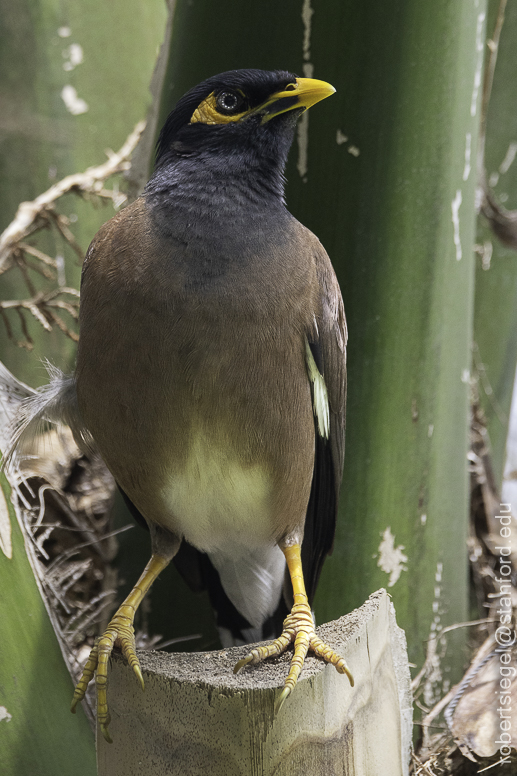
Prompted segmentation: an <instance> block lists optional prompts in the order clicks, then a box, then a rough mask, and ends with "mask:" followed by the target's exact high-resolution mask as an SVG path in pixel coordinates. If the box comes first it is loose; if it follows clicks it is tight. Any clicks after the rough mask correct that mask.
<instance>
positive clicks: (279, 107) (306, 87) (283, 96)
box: [245, 78, 336, 123]
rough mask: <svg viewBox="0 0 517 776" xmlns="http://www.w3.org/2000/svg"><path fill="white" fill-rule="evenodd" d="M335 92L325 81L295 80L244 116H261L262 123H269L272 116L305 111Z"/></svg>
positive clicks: (312, 79)
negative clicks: (258, 114)
mask: <svg viewBox="0 0 517 776" xmlns="http://www.w3.org/2000/svg"><path fill="white" fill-rule="evenodd" d="M335 91H336V90H335V89H334V87H333V86H331V85H330V84H328V83H327V82H326V81H318V80H316V79H315V78H297V79H296V81H294V82H293V83H292V84H288V85H287V86H286V88H285V89H284V90H283V91H282V92H276V93H275V94H272V95H271V97H269V98H268V99H267V100H266V101H265V102H263V103H262V105H259V106H258V107H257V108H254V109H253V110H252V111H249V112H248V113H246V114H245V116H246V117H248V116H251V115H255V114H257V113H261V114H263V119H262V123H264V122H266V121H269V120H270V119H272V118H273V116H278V115H279V114H280V113H286V112H287V111H289V110H296V109H299V108H303V109H304V110H307V108H310V107H311V105H314V104H315V103H317V102H319V101H320V100H324V99H325V97H330V95H331V94H334V92H335Z"/></svg>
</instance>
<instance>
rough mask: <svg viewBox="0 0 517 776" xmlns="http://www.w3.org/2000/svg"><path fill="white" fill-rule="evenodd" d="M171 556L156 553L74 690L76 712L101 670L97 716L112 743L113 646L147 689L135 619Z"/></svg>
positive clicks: (97, 684) (93, 653)
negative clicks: (110, 687)
mask: <svg viewBox="0 0 517 776" xmlns="http://www.w3.org/2000/svg"><path fill="white" fill-rule="evenodd" d="M168 563H169V559H168V558H164V557H163V556H162V555H157V554H154V555H153V556H152V557H151V560H150V561H149V563H148V564H147V566H146V567H145V569H144V571H143V573H142V576H141V577H140V579H139V580H138V582H137V583H136V585H135V586H134V588H133V589H132V591H131V592H130V594H129V595H128V597H127V598H126V600H125V601H124V603H123V604H122V605H121V606H120V607H119V608H118V609H117V611H116V613H115V614H114V615H113V618H112V619H111V622H110V624H109V625H108V627H107V629H106V631H105V633H104V634H103V635H102V636H101V638H100V639H97V641H96V642H95V645H94V647H93V649H92V651H91V652H90V656H89V658H88V660H87V661H86V665H85V667H84V671H83V675H82V676H81V678H80V679H79V682H78V683H77V686H76V688H75V691H74V697H73V700H72V706H71V710H72V712H73V713H74V714H75V708H76V706H77V704H78V703H80V702H81V701H82V699H83V698H84V695H85V693H86V688H87V687H88V685H89V683H90V681H91V679H92V678H93V674H94V673H95V671H97V676H96V679H95V684H96V687H97V720H98V722H99V725H100V728H101V731H102V735H103V736H104V738H105V739H106V741H107V742H108V743H109V744H111V743H112V740H111V736H110V734H109V731H108V725H109V723H110V719H111V717H110V714H109V710H108V699H107V688H108V660H109V658H110V655H111V653H112V651H113V647H115V646H117V647H120V649H121V650H122V653H123V655H124V657H125V658H126V660H127V661H128V663H129V665H130V666H131V668H132V669H133V671H134V672H135V674H136V676H137V677H138V681H139V682H140V684H141V686H142V690H143V689H144V679H143V676H142V671H141V670H140V663H139V662H138V658H137V656H136V651H135V631H134V628H133V621H134V619H135V612H136V610H137V609H138V607H139V606H140V604H141V603H142V599H143V597H144V596H145V594H146V593H147V591H148V590H149V588H150V587H151V585H152V584H153V582H154V580H155V579H156V578H157V576H158V575H159V574H160V572H161V571H163V569H164V568H165V567H166V566H167V565H168Z"/></svg>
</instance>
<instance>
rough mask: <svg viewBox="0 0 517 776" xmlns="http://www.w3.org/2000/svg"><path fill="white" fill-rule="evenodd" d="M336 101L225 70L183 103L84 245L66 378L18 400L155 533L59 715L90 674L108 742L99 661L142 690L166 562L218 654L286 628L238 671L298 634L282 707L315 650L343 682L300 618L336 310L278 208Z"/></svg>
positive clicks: (338, 331)
mask: <svg viewBox="0 0 517 776" xmlns="http://www.w3.org/2000/svg"><path fill="white" fill-rule="evenodd" d="M334 91H335V90H334V88H333V87H332V86H330V85H329V84H327V83H325V82H323V81H317V80H313V79H309V78H297V77H296V76H295V75H293V74H292V73H289V72H285V71H275V72H265V71H262V70H235V71H230V72H226V73H222V74H220V75H217V76H214V77H213V78H209V79H208V80H206V81H204V82H203V83H201V84H199V85H198V86H196V87H195V88H193V89H192V90H191V91H189V92H188V93H187V94H186V95H185V96H184V97H182V98H181V99H180V100H179V102H178V103H177V105H176V107H175V109H174V110H173V111H172V113H171V114H170V115H169V117H168V118H167V120H166V122H165V125H164V127H163V129H162V131H161V134H160V137H159V140H158V144H157V156H156V167H155V171H154V173H153V175H152V177H151V179H150V180H149V182H148V184H147V186H146V188H145V191H144V193H143V195H142V196H141V197H140V198H139V199H137V200H136V201H135V202H134V203H133V204H131V205H129V206H128V207H126V208H125V209H124V210H122V211H121V212H120V213H118V214H117V215H116V216H115V217H114V218H112V219H111V220H110V221H108V223H107V224H105V225H104V226H103V227H102V229H101V230H100V231H99V232H98V234H97V235H96V237H95V238H94V240H93V242H92V244H91V245H90V247H89V250H88V253H87V255H86V259H85V262H84V268H83V273H82V281H81V311H80V339H79V351H78V358H77V369H76V373H75V376H74V377H63V376H61V377H59V376H57V377H55V379H54V381H53V382H52V383H51V384H50V385H49V386H47V388H46V389H44V390H43V391H42V392H41V393H40V394H39V395H38V397H37V400H36V401H35V400H34V399H33V400H31V401H32V404H31V405H30V406H26V407H25V410H24V413H25V420H24V421H22V423H21V428H20V432H21V433H22V434H23V433H28V432H30V429H31V428H32V427H33V426H34V423H35V422H36V421H37V420H38V419H39V418H41V417H45V418H47V419H49V418H50V419H51V420H52V419H58V420H59V419H61V420H64V421H65V422H67V423H68V424H69V425H70V426H71V428H72V430H73V431H74V434H75V436H76V438H77V439H78V441H79V443H80V444H81V445H82V446H83V448H87V449H88V448H91V447H92V446H95V447H96V448H97V449H98V450H99V451H100V454H101V455H102V457H103V459H104V461H105V462H106V465H107V466H108V468H109V469H110V471H111V472H112V474H113V476H114V477H115V480H116V482H117V484H118V486H119V488H120V490H121V491H122V493H123V495H124V497H125V499H126V502H127V503H128V505H129V507H130V509H131V511H132V513H133V515H134V516H135V517H136V518H137V519H138V520H139V521H140V522H142V523H144V524H145V525H147V526H148V528H149V531H150V535H151V545H152V557H151V559H150V561H149V563H148V564H147V566H146V568H145V569H144V571H143V573H142V575H141V577H140V579H139V580H138V582H137V583H136V585H135V587H134V588H133V590H132V591H131V593H130V594H129V596H128V597H127V598H126V600H125V601H124V603H123V604H122V605H121V606H120V608H119V609H118V611H117V612H116V614H115V615H114V617H113V619H112V620H111V622H110V624H109V626H108V629H107V630H106V632H105V633H104V635H103V636H102V637H101V638H100V640H99V641H98V643H97V644H96V645H95V646H94V648H93V649H92V651H91V654H90V657H89V659H88V661H87V664H86V667H85V669H84V673H83V676H82V678H81V680H80V681H79V683H78V685H77V688H76V690H75V694H74V699H73V703H72V710H74V709H75V706H76V705H77V703H78V702H79V701H81V700H82V698H83V697H84V693H85V690H86V687H87V685H88V683H89V681H90V680H91V679H92V677H93V674H94V672H95V671H96V674H97V676H96V684H97V699H98V720H99V723H100V727H101V730H102V732H103V734H104V737H105V738H106V739H107V740H108V741H109V740H110V737H109V732H108V724H109V721H110V716H109V712H108V707H107V700H106V686H107V668H108V660H109V657H110V654H111V652H112V650H113V647H114V646H117V647H120V648H121V649H122V652H123V653H124V655H125V656H126V658H127V660H128V662H129V664H130V665H131V667H132V668H133V670H134V672H135V674H136V675H137V677H138V678H139V680H140V682H141V683H142V686H143V679H142V674H141V671H140V666H139V662H138V658H137V656H136V653H135V640H134V631H133V619H134V615H135V610H136V609H137V607H138V606H139V604H140V603H141V601H142V599H143V597H144V595H145V594H146V592H147V591H148V590H149V587H150V586H151V584H152V583H153V582H154V580H155V579H156V578H157V576H158V575H159V573H160V572H161V571H162V570H163V569H164V568H165V567H166V566H167V564H168V563H169V562H170V561H171V559H172V558H174V557H175V556H177V565H178V567H179V568H180V570H181V571H182V573H183V574H184V576H185V577H186V578H187V580H189V579H191V580H193V579H197V580H198V581H199V580H201V583H202V584H204V585H205V586H206V587H207V588H208V590H209V594H210V597H211V600H212V603H213V604H214V606H215V608H216V610H217V612H218V624H219V626H220V628H221V632H222V634H223V638H224V639H225V640H226V643H230V642H232V643H236V642H239V641H240V642H241V643H242V642H252V641H257V640H260V639H263V638H267V637H273V636H275V635H276V636H278V635H279V633H280V635H279V638H276V640H274V641H273V642H272V643H270V644H269V645H268V646H262V647H258V648H256V649H253V650H252V651H251V652H250V653H249V654H248V656H247V657H246V658H244V659H243V660H240V661H239V663H237V665H236V667H235V670H236V671H238V670H239V669H240V668H242V667H243V666H245V665H248V664H250V663H257V662H259V661H261V660H263V659H264V658H267V657H269V656H271V655H278V654H279V653H281V652H283V651H284V650H285V649H286V647H287V646H288V645H289V643H290V642H292V641H294V656H293V659H292V661H291V666H290V670H289V674H288V677H287V679H286V682H285V687H284V689H283V691H282V693H281V696H280V699H279V705H278V707H279V706H280V705H281V704H282V703H283V701H284V700H285V699H286V698H287V696H288V695H289V694H290V692H291V691H292V689H293V688H294V686H295V684H296V681H297V678H298V676H299V674H300V671H301V668H302V665H303V662H304V659H305V656H306V654H307V651H308V650H312V651H313V652H314V653H315V654H316V655H318V656H320V657H321V658H323V659H324V660H326V661H328V662H330V663H332V664H333V665H335V667H336V668H337V670H338V671H340V672H341V673H346V674H348V676H349V679H350V681H351V682H352V677H351V674H350V673H349V671H348V668H347V666H346V664H345V661H344V660H343V659H342V658H340V657H339V655H337V654H336V653H334V652H333V651H332V650H331V649H330V648H329V647H328V646H327V645H325V644H324V643H323V642H322V641H321V640H319V639H318V638H317V636H316V633H315V630H314V621H313V615H312V612H311V603H312V599H313V596H314V593H315V589H316V585H317V582H318V577H319V574H320V571H321V567H322V563H323V561H324V559H325V556H326V555H327V554H328V553H329V551H330V549H331V547H332V542H333V537H334V529H335V521H336V510H337V502H338V495H339V488H340V483H341V476H342V466H343V450H344V426H345V393H346V366H345V349H346V339H347V334H346V324H345V316H344V311H343V302H342V299H341V294H340V290H339V286H338V283H337V280H336V277H335V274H334V271H333V269H332V266H331V263H330V260H329V258H328V256H327V254H326V252H325V250H324V248H323V247H322V245H321V243H320V242H319V241H318V239H317V238H316V237H315V236H314V235H313V234H312V233H311V232H310V231H309V230H308V229H306V228H305V227H304V226H302V224H300V223H299V222H298V221H297V220H296V219H295V218H294V217H293V216H292V215H291V214H290V213H289V211H288V210H287V209H286V205H285V201H284V167H285V163H286V158H287V154H288V151H289V148H290V146H291V143H292V140H293V136H294V130H295V125H296V121H297V119H298V118H299V116H300V115H301V114H302V113H303V111H305V110H306V109H307V108H309V107H310V106H311V105H313V104H314V103H316V102H318V101H319V100H322V99H324V98H325V97H328V96H329V95H331V94H332V93H333V92H334ZM286 563H287V568H286ZM287 573H289V575H290V579H291V583H292V586H289V585H288V584H284V583H285V580H286V579H287ZM291 589H292V593H291ZM285 615H287V616H286V618H285V620H284V622H283V628H282V624H281V623H282V619H283V618H284V616H285ZM278 622H279V624H280V627H279V628H278V630H277V631H276V633H275V629H276V628H277V623H278Z"/></svg>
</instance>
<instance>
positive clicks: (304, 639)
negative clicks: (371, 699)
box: [233, 601, 354, 713]
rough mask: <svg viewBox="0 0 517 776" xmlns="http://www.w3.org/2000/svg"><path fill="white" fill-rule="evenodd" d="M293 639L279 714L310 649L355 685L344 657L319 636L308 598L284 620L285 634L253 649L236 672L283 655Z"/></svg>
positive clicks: (296, 606) (297, 604)
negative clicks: (291, 654) (291, 657)
mask: <svg viewBox="0 0 517 776" xmlns="http://www.w3.org/2000/svg"><path fill="white" fill-rule="evenodd" d="M292 641H294V655H293V659H292V660H291V665H290V668H289V674H288V676H287V679H286V680H285V685H284V689H283V690H282V693H281V695H280V697H279V699H278V701H277V704H276V709H275V712H276V713H278V712H279V711H280V709H281V708H282V706H283V704H284V701H285V700H286V698H288V697H289V695H290V694H291V692H292V691H293V689H294V686H295V684H296V682H297V681H298V677H299V676H300V671H301V670H302V666H303V663H304V660H305V658H306V656H307V653H308V652H309V650H310V651H311V652H314V654H315V655H317V656H318V657H321V658H323V660H325V661H326V662H327V663H332V665H334V666H335V667H336V668H337V670H338V671H339V673H340V674H346V675H347V676H348V680H349V682H350V684H351V686H352V687H353V686H354V679H353V676H352V674H351V673H350V670H349V668H348V666H347V664H346V663H345V661H344V659H343V658H342V657H340V656H339V655H338V654H337V653H336V652H334V650H332V649H331V648H330V647H328V646H327V645H326V644H325V643H324V642H323V641H322V640H321V639H320V638H318V636H317V635H316V630H315V628H314V620H313V618H312V612H311V608H310V606H309V603H308V601H304V602H302V603H296V604H295V605H294V606H293V608H292V609H291V614H289V615H288V616H287V617H286V618H285V620H284V625H283V630H282V635H281V636H280V637H279V638H278V639H275V640H274V641H272V642H271V644H268V645H267V646H265V647H257V648H256V649H252V650H251V652H250V653H249V654H248V655H246V657H245V658H243V659H242V660H239V662H238V663H237V664H236V666H235V668H234V669H233V672H234V674H236V673H237V672H238V671H240V670H241V668H244V666H247V665H255V664H256V663H260V662H261V661H262V660H265V659H266V658H268V657H273V656H274V655H281V654H282V652H285V650H286V649H287V647H288V645H289V644H290V643H291V642H292Z"/></svg>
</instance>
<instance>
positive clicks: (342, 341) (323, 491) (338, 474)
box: [302, 242, 347, 603]
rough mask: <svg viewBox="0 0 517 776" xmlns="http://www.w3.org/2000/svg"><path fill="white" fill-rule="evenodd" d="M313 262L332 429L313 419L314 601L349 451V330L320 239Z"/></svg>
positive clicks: (310, 581) (308, 580) (309, 580)
mask: <svg viewBox="0 0 517 776" xmlns="http://www.w3.org/2000/svg"><path fill="white" fill-rule="evenodd" d="M315 262H316V270H317V276H318V280H319V285H320V293H321V311H320V316H319V318H318V319H317V320H316V325H315V327H314V331H313V332H312V335H311V337H310V338H309V346H310V349H311V352H312V355H313V358H314V361H315V362H316V366H317V367H318V370H319V372H320V374H321V375H322V376H323V379H324V381H325V385H326V388H327V394H328V401H329V410H330V412H329V416H330V432H329V437H328V439H325V438H324V437H323V436H322V435H321V433H320V430H319V424H318V422H317V421H316V422H315V431H316V449H315V461H314V474H313V479H312V487H311V495H310V499H309V505H308V508H307V516H306V520H305V530H304V540H303V545H302V563H303V569H304V577H305V584H306V588H307V594H308V597H309V601H310V602H311V603H312V600H313V598H314V594H315V592H316V586H317V584H318V579H319V576H320V573H321V569H322V566H323V562H324V560H325V557H326V556H327V555H328V554H329V553H330V552H331V551H332V545H333V542H334V533H335V528H336V517H337V509H338V501H339V490H340V487H341V479H342V476H343V461H344V455H345V407H346V343H347V328H346V320H345V311H344V308H343V299H342V297H341V291H340V288H339V284H338V281H337V278H336V275H335V272H334V270H333V268H332V265H331V263H330V259H329V257H328V255H327V253H326V252H325V250H324V248H323V246H322V245H321V244H320V243H319V242H317V243H316V249H315Z"/></svg>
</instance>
